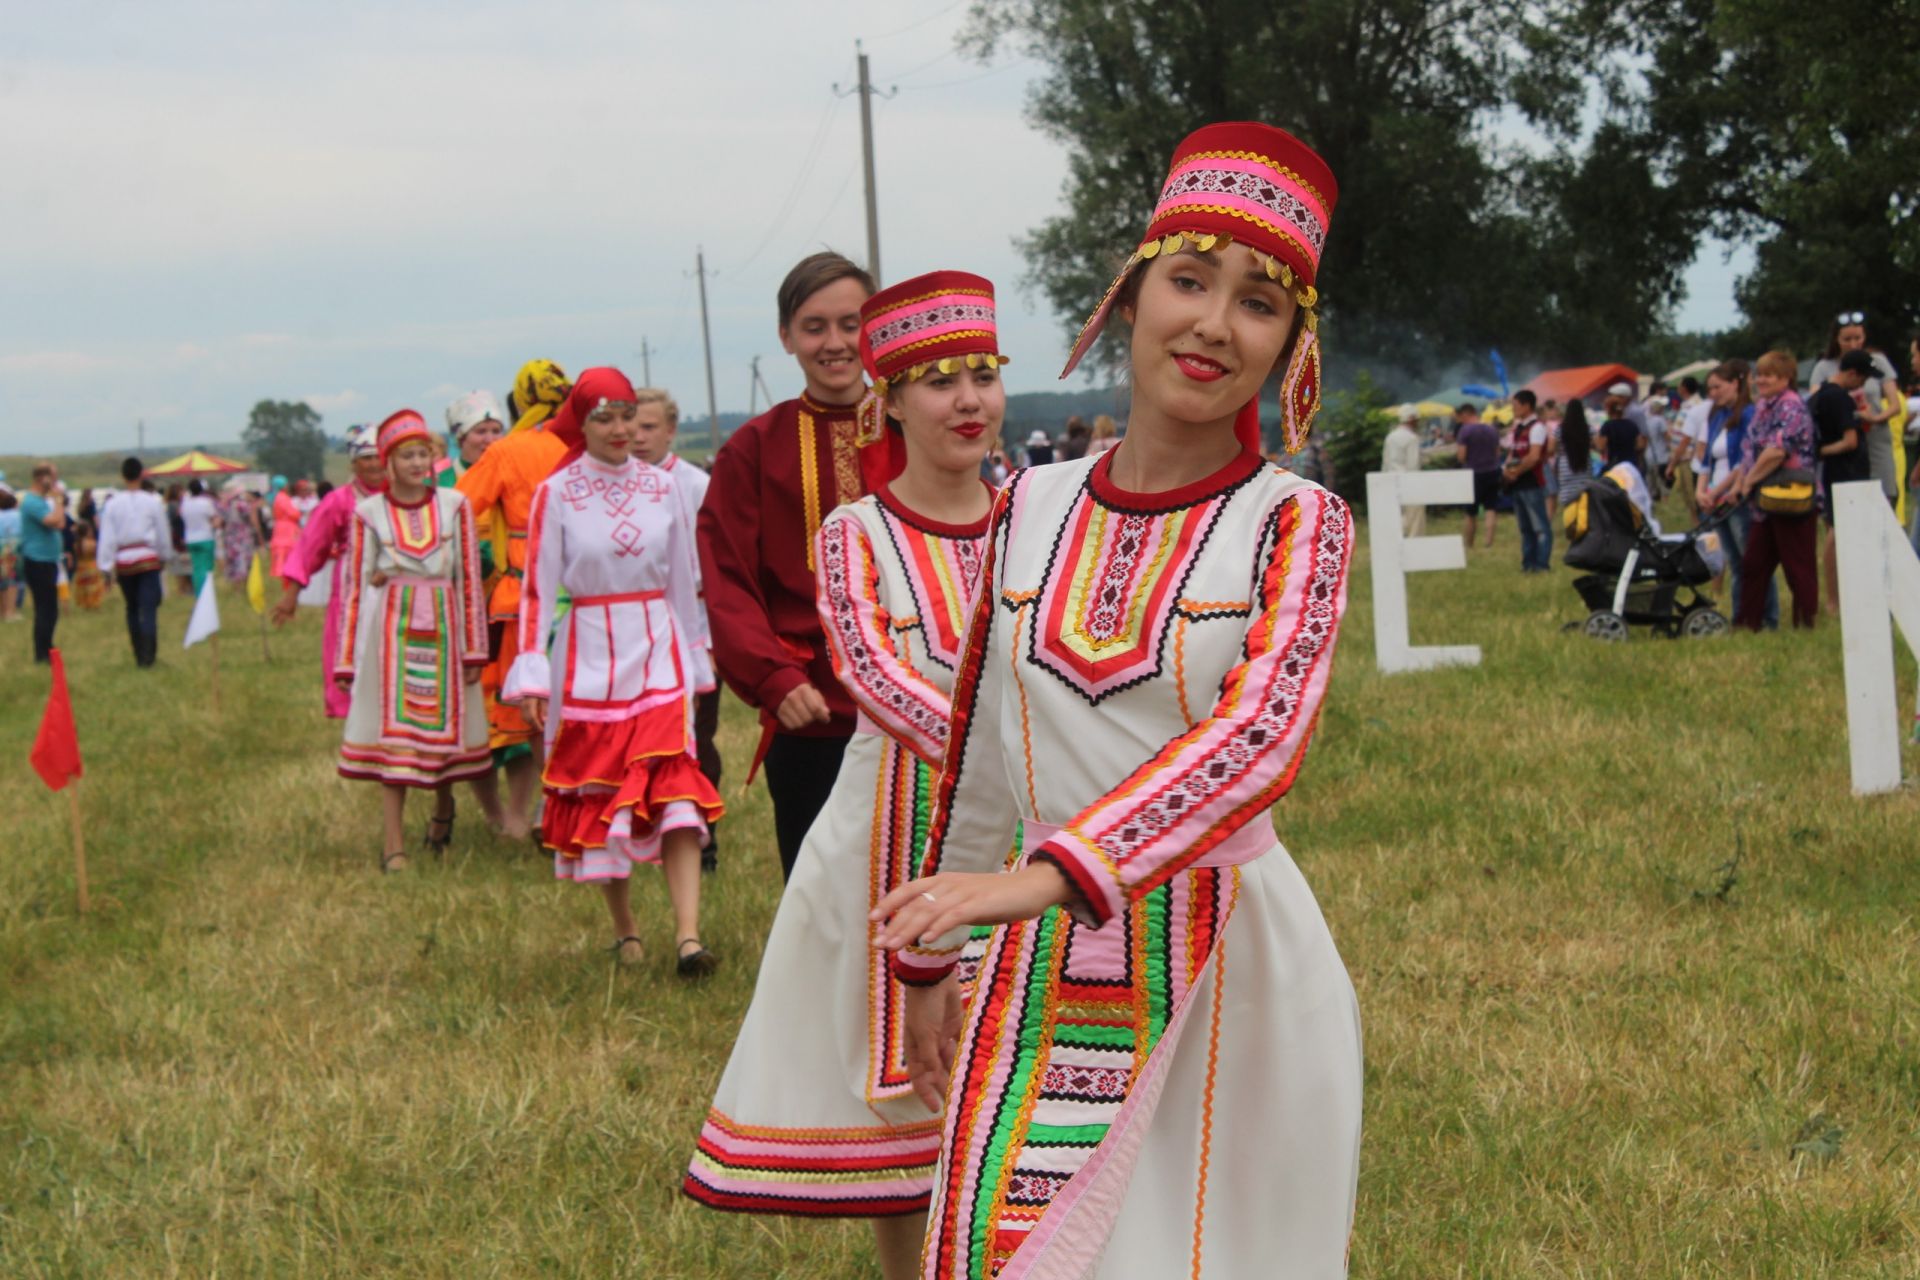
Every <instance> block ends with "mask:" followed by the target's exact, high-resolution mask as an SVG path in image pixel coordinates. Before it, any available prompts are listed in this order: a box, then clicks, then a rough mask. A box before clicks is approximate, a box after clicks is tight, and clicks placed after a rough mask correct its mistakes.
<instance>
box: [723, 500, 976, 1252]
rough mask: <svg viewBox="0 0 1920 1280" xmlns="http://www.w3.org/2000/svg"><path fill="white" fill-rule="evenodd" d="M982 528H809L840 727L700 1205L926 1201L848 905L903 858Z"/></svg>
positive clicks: (905, 1080) (867, 518)
mask: <svg viewBox="0 0 1920 1280" xmlns="http://www.w3.org/2000/svg"><path fill="white" fill-rule="evenodd" d="M985 533H986V520H985V518H984V517H983V518H982V519H981V520H979V521H978V522H977V523H975V524H972V525H964V526H961V525H950V524H942V523H938V522H935V521H931V520H927V519H925V518H924V517H921V516H918V515H916V514H914V513H913V512H911V511H909V510H907V509H906V508H905V507H902V506H901V505H899V503H898V502H896V501H895V500H894V499H893V498H892V496H891V495H890V494H888V493H886V492H884V491H883V492H882V493H879V494H873V495H869V496H867V497H865V498H861V499H860V500H858V501H856V502H851V503H848V504H847V505H845V506H842V507H840V508H838V509H836V510H835V511H834V512H833V513H832V514H831V515H829V516H828V517H827V518H826V520H825V521H823V522H822V524H821V526H820V532H819V534H818V536H817V537H816V538H815V540H814V563H815V566H816V567H815V576H816V579H817V581H818V583H819V596H818V600H819V612H820V622H821V625H822V627H823V628H824V629H825V632H826V639H827V646H828V651H829V653H830V654H831V655H832V658H833V669H834V674H835V675H836V676H837V677H838V678H839V680H840V682H841V684H842V685H843V686H844V687H845V688H846V690H847V692H848V693H849V694H851V695H852V696H853V701H854V703H855V705H856V706H857V707H858V708H859V720H858V725H859V728H858V731H857V732H855V734H854V736H853V739H852V741H850V742H849V743H848V744H847V749H846V755H845V756H844V758H843V759H842V761H841V765H840V773H839V776H838V777H837V778H836V779H835V781H834V786H833V791H832V793H831V794H830V795H829V796H828V797H827V802H826V804H825V805H824V806H823V808H822V809H821V812H820V816H819V817H818V818H817V819H816V820H815V821H814V824H813V826H812V828H811V829H810V830H809V831H808V832H807V837H806V841H805V843H803V844H802V845H801V848H800V854H799V857H798V859H797V860H796V861H795V863H794V869H793V878H792V880H791V881H789V883H788V884H787V888H786V892H785V894H784V895H782V897H781V899H780V910H779V912H778V914H777V915H776V916H775V917H774V922H773V931H772V933H771V934H770V935H769V936H768V938H767V950H766V954H765V956H764V958H763V959H762V961H761V965H760V976H759V980H758V982H757V984H756V985H755V988H754V996H753V1004H752V1006H751V1007H750V1008H749V1009H748V1011H747V1017H746V1020H745V1022H744V1023H743V1024H742V1026H741V1028H740V1035H739V1038H738V1039H737V1040H736V1041H735V1043H734V1048H733V1054H732V1056H731V1058H730V1059H729V1060H728V1062H727V1069H726V1072H725V1074H724V1075H722V1077H721V1080H720V1086H719V1089H718V1090H717V1091H716V1093H715V1095H714V1099H713V1105H712V1107H711V1108H710V1110H709V1111H708V1113H707V1121H706V1124H705V1125H704V1126H703V1127H702V1129H701V1132H700V1142H699V1147H698V1149H697V1150H696V1151H695V1153H694V1155H693V1160H692V1164H691V1166H690V1168H689V1169H688V1173H687V1178H686V1183H685V1187H686V1191H687V1194H689V1195H690V1196H692V1197H693V1198H695V1199H696V1200H699V1201H701V1202H702V1203H704V1204H708V1205H711V1206H713V1207H715V1208H720V1209H733V1210H740V1211H744V1212H750V1213H785V1214H800V1215H809V1216H852V1217H876V1216H881V1215H886V1214H895V1213H911V1212H915V1211H917V1210H920V1209H924V1208H925V1207H926V1204H927V1197H928V1195H929V1193H930V1191H931V1189H932V1186H933V1166H934V1160H935V1158H936V1156H937V1155H938V1154H939V1147H940V1120H939V1114H938V1113H937V1112H934V1111H929V1110H928V1109H927V1108H926V1106H925V1105H924V1104H922V1103H921V1102H920V1101H919V1100H918V1099H917V1098H915V1097H914V1096H913V1092H912V1088H911V1085H910V1081H909V1077H908V1074H907V1067H906V1049H905V1042H904V1038H903V1028H902V1021H903V1012H904V999H903V995H902V991H901V985H900V983H899V981H898V980H897V979H895V978H894V977H893V976H892V974H891V973H890V971H889V968H888V964H887V957H886V953H885V952H883V951H880V950H879V949H878V948H876V947H874V946H873V945H872V940H871V937H870V928H869V926H868V924H867V913H868V912H869V911H870V910H872V909H873V906H874V904H875V903H877V902H878V901H879V900H880V898H881V897H883V896H884V895H885V894H887V893H888V892H889V891H891V890H892V889H893V888H894V887H895V886H897V885H900V884H903V883H905V882H906V881H907V880H910V879H912V878H913V876H914V874H915V868H916V867H917V865H918V863H919V858H920V853H921V850H922V848H923V846H924V843H925V837H926V829H927V817H928V812H929V808H930V805H931V802H932V791H933V781H934V778H935V776H936V773H937V769H938V765H939V761H940V756H941V754H942V752H943V751H944V750H945V747H946V737H947V712H948V700H947V694H948V690H949V689H950V688H951V687H952V684H953V673H954V668H955V666H956V665H957V664H958V662H959V658H960V644H961V639H962V637H963V636H964V634H965V630H966V616H967V606H968V598H969V596H970V594H971V592H972V590H973V587H974V585H975V583H976V581H977V579H978V577H979V572H980V557H981V550H982V548H983V546H984V544H985V538H984V536H983V535H984V534H985ZM1003 852H1004V850H1003Z"/></svg>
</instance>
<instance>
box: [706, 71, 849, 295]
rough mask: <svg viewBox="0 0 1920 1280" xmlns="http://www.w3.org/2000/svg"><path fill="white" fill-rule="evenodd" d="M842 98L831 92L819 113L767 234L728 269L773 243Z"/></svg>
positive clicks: (810, 171) (741, 264)
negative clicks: (810, 138) (817, 122)
mask: <svg viewBox="0 0 1920 1280" xmlns="http://www.w3.org/2000/svg"><path fill="white" fill-rule="evenodd" d="M842 101H843V99H842V97H841V95H839V94H837V93H836V94H833V95H831V96H830V98H829V100H828V102H827V109H826V110H825V111H824V112H822V113H821V115H820V123H819V124H818V125H816V126H815V128H814V131H813V140H812V141H811V142H809V143H808V144H807V150H806V154H805V156H804V157H803V158H802V159H801V161H800V171H799V173H798V174H796V175H795V177H794V179H793V185H792V186H790V187H788V188H787V196H786V199H785V200H783V201H782V202H781V204H780V212H778V213H776V214H775V215H774V218H773V222H772V224H771V225H769V226H768V227H767V230H766V234H764V235H762V236H761V237H760V243H759V244H756V245H755V246H754V247H753V252H751V253H749V254H748V255H747V256H746V257H745V258H743V259H741V260H740V261H739V262H737V263H735V264H734V265H733V266H732V267H731V268H729V269H730V270H733V271H738V270H740V269H741V268H742V267H745V266H747V265H749V264H751V263H752V262H753V261H754V259H756V258H758V257H759V256H760V255H761V254H762V253H763V252H765V251H766V248H767V246H768V245H770V244H772V243H773V238H774V236H775V235H777V234H779V231H780V228H781V227H783V226H785V225H786V222H787V219H788V218H790V217H792V216H793V210H794V208H795V206H796V205H798V204H799V201H800V193H801V191H802V190H803V189H804V188H805V187H806V183H807V179H808V178H810V177H812V176H813V169H814V166H815V165H816V164H818V163H819V161H820V157H821V155H822V154H823V150H822V144H823V143H824V142H825V141H826V138H827V130H828V128H829V127H830V126H831V125H832V124H833V119H834V117H835V116H836V115H838V114H839V112H840V103H841V102H842Z"/></svg>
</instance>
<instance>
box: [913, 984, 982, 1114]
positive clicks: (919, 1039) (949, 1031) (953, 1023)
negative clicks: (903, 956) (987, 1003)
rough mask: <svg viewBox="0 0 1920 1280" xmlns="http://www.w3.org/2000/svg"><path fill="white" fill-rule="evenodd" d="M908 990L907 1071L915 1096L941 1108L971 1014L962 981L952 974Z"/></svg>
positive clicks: (928, 1104) (932, 1108)
mask: <svg viewBox="0 0 1920 1280" xmlns="http://www.w3.org/2000/svg"><path fill="white" fill-rule="evenodd" d="M905 990H906V997H907V999H906V1006H907V1007H906V1021H905V1028H904V1029H905V1032H906V1051H907V1075H908V1077H909V1078H910V1079H911V1080H912V1081H913V1096H914V1097H916V1098H918V1099H920V1101H922V1102H924V1103H926V1104H927V1106H928V1108H929V1109H931V1110H933V1111H938V1110H939V1109H940V1108H941V1106H942V1105H943V1104H944V1103H945V1102H946V1096H947V1079H948V1077H949V1076H950V1075H951V1074H952V1073H953V1055H954V1052H955V1050H956V1049H957V1048H958V1047H959V1044H960V1028H961V1024H962V1023H964V1022H965V1021H966V1016H967V1015H966V1006H965V1005H964V1004H963V1003H962V1002H961V999H960V983H959V981H958V980H957V979H956V978H955V977H954V976H953V975H952V974H948V975H947V976H946V977H945V978H943V979H941V980H940V981H939V982H937V983H935V984H934V985H933V986H930V987H915V986H908V987H906V988H905Z"/></svg>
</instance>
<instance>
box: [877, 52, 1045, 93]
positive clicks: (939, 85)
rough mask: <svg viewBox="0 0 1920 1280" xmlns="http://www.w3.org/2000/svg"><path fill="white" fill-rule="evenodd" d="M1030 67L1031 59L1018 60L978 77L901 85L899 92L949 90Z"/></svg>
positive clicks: (983, 72) (984, 72)
mask: <svg viewBox="0 0 1920 1280" xmlns="http://www.w3.org/2000/svg"><path fill="white" fill-rule="evenodd" d="M1031 65H1033V62H1032V59H1030V58H1021V59H1019V60H1017V61H1014V62H1008V63H1004V64H1002V65H1001V66H997V67H995V68H993V70H991V71H982V72H981V73H980V74H979V75H977V76H963V77H961V78H960V79H958V80H939V81H936V82H934V83H933V84H910V85H902V86H901V92H903V93H919V92H921V91H922V90H926V89H950V88H952V87H953V86H954V85H960V84H972V83H973V82H974V81H975V80H985V79H986V78H987V77H988V76H997V75H999V74H1000V73H1001V72H1003V71H1010V70H1012V69H1013V68H1015V67H1026V66H1031Z"/></svg>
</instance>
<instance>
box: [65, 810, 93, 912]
mask: <svg viewBox="0 0 1920 1280" xmlns="http://www.w3.org/2000/svg"><path fill="white" fill-rule="evenodd" d="M67 816H68V818H69V819H71V821H72V825H73V872H74V883H75V884H76V885H77V886H78V888H79V890H80V914H81V915H85V914H87V912H88V911H90V910H92V909H93V904H92V902H91V901H89V899H88V897H87V842H86V839H85V837H84V836H82V835H81V834H80V781H79V779H77V778H74V779H69V780H68V782H67Z"/></svg>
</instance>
